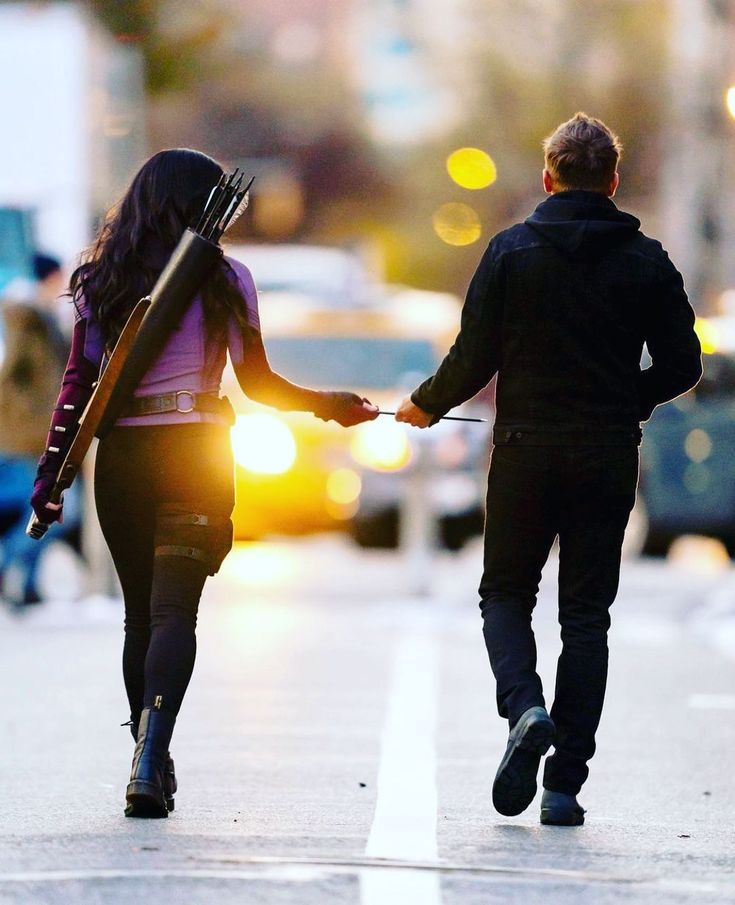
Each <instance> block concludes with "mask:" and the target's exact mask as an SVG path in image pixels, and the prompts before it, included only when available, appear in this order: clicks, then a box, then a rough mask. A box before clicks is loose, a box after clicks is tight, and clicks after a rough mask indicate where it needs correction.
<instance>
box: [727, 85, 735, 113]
mask: <svg viewBox="0 0 735 905" xmlns="http://www.w3.org/2000/svg"><path fill="white" fill-rule="evenodd" d="M725 105H726V106H727V112H728V113H729V114H730V116H732V118H733V119H735V85H730V87H729V88H728V89H727V93H726V94H725Z"/></svg>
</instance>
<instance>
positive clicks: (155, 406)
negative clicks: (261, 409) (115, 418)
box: [120, 390, 232, 421]
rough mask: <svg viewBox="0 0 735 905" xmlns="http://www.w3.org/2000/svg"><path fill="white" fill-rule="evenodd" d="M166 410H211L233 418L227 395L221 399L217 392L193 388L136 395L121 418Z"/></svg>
mask: <svg viewBox="0 0 735 905" xmlns="http://www.w3.org/2000/svg"><path fill="white" fill-rule="evenodd" d="M166 412H180V413H181V414H182V415H188V414H189V412H209V413H210V414H212V415H221V416H222V417H223V418H225V419H226V420H227V421H230V420H231V418H232V406H231V405H230V401H229V399H227V398H226V397H225V398H223V399H220V397H219V396H218V395H217V393H194V392H192V391H191V390H176V391H175V392H173V393H161V395H160V396H135V397H134V398H133V399H131V400H130V401H129V402H128V403H127V405H125V407H124V409H123V412H122V414H121V415H120V417H121V418H138V417H140V416H141V415H163V414H165V413H166Z"/></svg>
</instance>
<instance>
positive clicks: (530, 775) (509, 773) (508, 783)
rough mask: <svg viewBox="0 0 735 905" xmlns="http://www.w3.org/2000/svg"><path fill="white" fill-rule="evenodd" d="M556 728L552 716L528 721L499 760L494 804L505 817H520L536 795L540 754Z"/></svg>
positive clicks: (494, 788)
mask: <svg viewBox="0 0 735 905" xmlns="http://www.w3.org/2000/svg"><path fill="white" fill-rule="evenodd" d="M555 732H556V729H555V727H554V724H553V723H552V722H551V720H550V719H538V720H534V721H533V722H531V723H529V725H528V726H527V727H526V729H525V730H524V732H523V735H522V736H521V737H520V739H518V740H517V741H516V743H515V746H514V747H513V748H512V749H511V751H510V753H509V754H506V756H505V759H504V760H503V762H502V763H501V764H500V768H499V769H498V773H497V776H496V777H495V782H494V783H493V806H494V808H495V810H496V811H497V812H498V813H499V814H502V815H503V816H504V817H517V816H518V814H522V813H523V811H525V810H526V808H527V807H528V806H529V804H531V802H532V801H533V799H534V797H535V795H536V788H537V786H536V777H537V776H538V768H539V764H540V763H541V758H542V757H543V756H544V754H546V752H547V751H548V750H549V748H550V747H551V746H552V744H553V743H554V735H555Z"/></svg>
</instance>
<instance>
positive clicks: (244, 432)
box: [230, 413, 296, 475]
mask: <svg viewBox="0 0 735 905" xmlns="http://www.w3.org/2000/svg"><path fill="white" fill-rule="evenodd" d="M230 436H231V439H232V452H233V455H234V457H235V461H236V462H237V464H238V465H240V466H241V467H242V468H246V469H247V470H248V471H252V472H254V473H255V474H270V475H276V474H284V472H287V471H288V470H289V469H290V468H291V466H292V465H293V464H294V462H295V461H296V441H295V440H294V437H293V434H292V433H291V430H290V428H289V427H288V425H287V424H284V423H283V421H281V420H280V419H279V418H277V417H276V416H275V415H269V414H266V413H263V414H260V413H258V414H251V415H238V416H237V421H236V422H235V425H234V427H233V428H232V431H231V434H230Z"/></svg>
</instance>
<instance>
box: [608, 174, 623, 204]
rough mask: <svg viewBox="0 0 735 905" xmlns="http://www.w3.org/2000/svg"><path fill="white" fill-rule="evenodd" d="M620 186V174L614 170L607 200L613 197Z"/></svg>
mask: <svg viewBox="0 0 735 905" xmlns="http://www.w3.org/2000/svg"><path fill="white" fill-rule="evenodd" d="M619 185H620V173H618V171H617V170H615V175H614V176H613V178H612V180H611V182H610V188H609V190H608V193H607V197H608V198H612V197H613V196H614V195H615V192H617V190H618V186H619Z"/></svg>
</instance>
